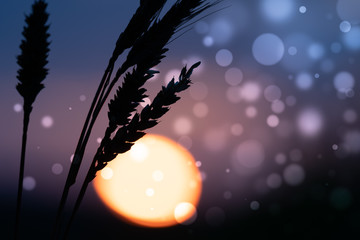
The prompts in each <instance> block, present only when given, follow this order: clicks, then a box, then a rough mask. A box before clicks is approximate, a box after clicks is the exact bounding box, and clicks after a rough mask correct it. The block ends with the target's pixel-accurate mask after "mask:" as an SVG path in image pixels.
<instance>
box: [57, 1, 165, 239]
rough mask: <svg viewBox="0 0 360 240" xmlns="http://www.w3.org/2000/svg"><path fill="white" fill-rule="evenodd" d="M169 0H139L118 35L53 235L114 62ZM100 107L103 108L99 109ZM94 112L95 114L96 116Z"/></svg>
mask: <svg viewBox="0 0 360 240" xmlns="http://www.w3.org/2000/svg"><path fill="white" fill-rule="evenodd" d="M165 2H166V0H158V1H155V2H153V3H152V4H150V0H144V1H140V6H139V7H138V9H137V10H136V12H135V14H134V15H133V16H132V18H131V20H130V22H129V24H128V26H127V27H126V28H125V30H124V31H123V32H122V33H121V34H120V36H119V38H118V39H117V41H116V46H115V49H114V51H113V54H112V56H111V58H110V60H109V63H108V66H107V67H106V69H105V72H104V74H103V77H102V79H101V81H100V84H99V86H98V89H97V91H96V93H95V96H94V98H93V101H92V103H91V106H90V109H89V111H88V114H87V116H86V119H85V122H84V126H83V129H82V131H81V134H80V137H79V140H78V143H77V146H76V148H75V152H74V159H73V162H72V163H71V166H70V169H69V173H68V176H67V178H66V182H65V186H64V189H63V192H62V196H61V200H60V203H59V206H58V210H57V214H56V219H55V223H54V228H53V232H52V238H53V239H55V238H56V237H57V235H58V233H59V230H60V220H61V218H62V212H63V210H64V207H65V204H66V200H67V197H68V194H69V191H70V187H71V186H72V185H73V184H74V183H75V181H76V176H77V174H78V171H79V168H80V165H81V162H82V158H83V155H84V152H85V147H86V144H87V142H88V139H89V136H90V133H91V130H92V127H93V124H94V123H95V120H96V117H97V114H95V112H94V110H96V109H98V108H99V107H98V101H99V98H102V97H103V92H104V91H105V89H106V87H107V85H108V82H109V80H110V78H111V75H112V72H113V69H114V64H115V62H116V60H117V58H118V57H119V56H120V55H121V54H122V52H123V51H124V50H125V49H127V48H130V47H132V45H133V43H134V42H135V41H136V39H138V38H139V37H140V36H141V35H142V34H143V32H144V31H146V30H147V28H148V26H149V25H150V24H151V22H152V21H153V20H154V19H155V18H156V17H157V16H158V14H159V12H160V10H161V9H162V7H163V5H164V4H165ZM98 111H100V109H98ZM94 115H96V116H95V117H94Z"/></svg>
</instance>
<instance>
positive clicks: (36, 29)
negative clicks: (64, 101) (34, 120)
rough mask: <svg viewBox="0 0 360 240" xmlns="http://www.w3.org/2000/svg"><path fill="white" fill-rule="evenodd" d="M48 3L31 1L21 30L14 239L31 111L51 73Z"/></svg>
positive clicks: (17, 231) (16, 229) (17, 228)
mask: <svg viewBox="0 0 360 240" xmlns="http://www.w3.org/2000/svg"><path fill="white" fill-rule="evenodd" d="M46 7H47V4H46V3H45V2H44V1H42V0H39V1H35V2H34V4H33V5H32V12H31V14H30V15H29V16H26V18H25V22H26V24H27V26H25V27H24V30H23V32H22V34H23V36H24V40H22V41H21V45H20V49H21V54H20V55H19V56H18V57H17V63H18V65H19V66H20V69H19V70H18V75H17V79H18V80H19V81H20V82H19V83H18V84H17V85H16V89H17V91H18V92H19V93H20V95H21V96H22V97H23V100H24V103H23V110H24V121H23V135H22V146H21V159H20V172H19V183H18V194H17V203H16V220H15V221H16V222H15V235H14V238H15V239H17V238H18V235H19V225H20V210H21V201H22V189H23V180H24V168H25V151H26V139H27V131H28V126H29V121H30V113H31V111H32V104H33V102H34V101H35V98H36V96H37V95H38V94H39V92H40V91H41V90H42V89H43V88H44V85H43V84H42V81H43V80H44V79H45V77H46V75H47V74H48V69H46V68H45V65H46V64H47V63H48V61H47V57H48V52H49V41H48V38H49V36H50V35H49V34H48V29H49V26H48V25H46V22H47V20H48V17H49V15H48V14H47V13H46Z"/></svg>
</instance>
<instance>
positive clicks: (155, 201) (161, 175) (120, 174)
mask: <svg viewBox="0 0 360 240" xmlns="http://www.w3.org/2000/svg"><path fill="white" fill-rule="evenodd" d="M94 185H95V190H96V192H97V193H98V195H99V196H100V198H101V199H102V200H103V201H104V203H105V204H106V205H107V206H108V207H109V208H110V209H111V210H113V211H114V212H115V213H117V214H118V215H119V216H120V217H122V218H123V219H125V220H127V221H129V222H131V223H134V224H137V225H141V226H147V227H168V226H172V225H176V224H179V223H182V224H186V223H190V222H191V221H192V220H194V218H195V217H196V206H197V204H198V202H199V198H200V194H201V188H202V183H201V176H200V173H199V170H198V169H197V167H196V166H195V161H194V158H193V157H192V155H191V154H190V153H189V152H188V151H187V150H186V149H185V148H183V147H182V146H181V145H179V144H177V143H176V142H174V141H172V140H170V139H168V138H166V137H163V136H159V135H154V134H147V135H146V136H144V137H143V138H141V139H140V140H139V141H137V142H136V144H135V145H134V146H133V147H132V148H131V150H130V151H128V152H127V153H125V154H120V155H118V156H117V157H116V159H114V160H113V161H111V162H110V163H109V164H108V166H107V167H105V168H104V169H103V170H102V171H101V173H100V174H99V176H97V177H96V179H95V181H94Z"/></svg>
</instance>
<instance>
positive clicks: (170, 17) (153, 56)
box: [53, 0, 219, 238]
mask: <svg viewBox="0 0 360 240" xmlns="http://www.w3.org/2000/svg"><path fill="white" fill-rule="evenodd" d="M165 2H166V1H150V0H142V1H140V7H139V8H138V10H137V11H136V13H135V14H134V15H133V17H132V19H131V21H130V23H129V25H128V26H127V27H126V29H125V31H124V32H123V33H122V34H121V35H120V37H119V39H118V41H117V44H116V47H115V50H114V53H113V56H112V57H111V58H110V61H109V65H108V67H107V68H106V70H105V73H104V76H103V78H102V81H101V83H100V86H99V88H98V90H97V92H96V94H95V97H94V100H93V103H92V105H91V107H90V110H89V112H88V116H87V118H86V120H85V124H84V127H83V130H82V133H81V135H80V139H79V142H78V145H77V147H76V150H75V153H74V159H73V161H72V164H71V167H70V170H69V173H68V177H67V180H66V183H65V187H64V190H63V194H62V197H61V201H60V204H59V208H58V212H57V217H56V222H55V226H54V230H53V238H56V237H57V236H58V233H59V230H60V226H59V222H60V219H61V215H62V212H63V209H64V206H65V203H66V200H67V196H68V193H69V190H70V187H71V186H72V185H73V184H74V183H75V181H76V177H77V174H78V171H79V168H80V164H81V162H82V159H83V156H84V152H85V148H86V145H87V142H88V140H89V137H90V134H91V130H92V128H93V126H94V124H95V121H96V119H97V117H98V114H99V113H100V111H101V108H102V107H103V105H104V104H105V102H106V100H107V98H108V96H109V94H110V92H111V91H112V89H113V87H114V85H115V84H116V83H117V82H118V80H119V79H120V77H121V76H122V75H123V74H124V73H125V72H126V71H127V70H128V69H129V68H131V67H132V66H136V69H137V70H139V71H142V72H146V71H148V70H150V69H151V68H152V67H153V66H156V65H157V64H158V63H159V62H160V61H161V59H162V58H163V54H164V53H165V52H166V51H167V50H168V49H167V48H165V46H166V44H167V43H168V42H169V40H170V39H171V38H172V36H173V35H174V34H175V33H177V32H178V31H179V29H180V28H182V27H184V24H185V23H186V22H188V21H190V20H191V19H193V18H194V17H196V16H197V15H198V14H200V13H201V12H203V11H204V10H206V9H208V8H209V7H211V6H212V5H214V4H217V3H218V2H219V1H217V2H215V3H205V1H204V0H178V1H176V3H175V4H174V5H173V6H172V7H171V8H170V10H169V11H168V12H167V13H166V14H165V15H164V17H163V18H162V19H159V13H160V10H161V9H162V7H163V5H164V3H165ZM148 11H149V12H148ZM138 12H139V14H137V13H138ZM144 16H145V17H144ZM139 26H140V30H135V29H137V28H139ZM144 26H145V27H144ZM133 28H134V29H133ZM134 33H136V34H134ZM127 35H130V36H132V37H130V38H131V41H130V40H129V39H128V38H127V37H126V36H127ZM124 42H125V43H124ZM129 47H130V48H131V49H130V51H129V54H128V56H127V59H126V61H125V62H124V63H123V64H122V65H121V67H119V68H118V70H117V71H116V73H115V76H114V77H112V72H113V70H114V63H115V61H116V59H117V58H118V56H119V55H120V54H121V53H122V52H123V50H124V49H126V48H129Z"/></svg>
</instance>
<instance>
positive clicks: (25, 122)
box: [14, 102, 32, 239]
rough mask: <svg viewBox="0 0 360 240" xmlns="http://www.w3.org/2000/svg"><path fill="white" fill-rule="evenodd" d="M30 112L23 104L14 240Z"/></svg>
mask: <svg viewBox="0 0 360 240" xmlns="http://www.w3.org/2000/svg"><path fill="white" fill-rule="evenodd" d="M31 110H32V106H30V105H29V104H27V103H25V102H24V120H23V134H22V144H21V159H20V172H19V182H18V192H17V202H16V220H15V232H14V239H18V236H19V228H20V215H21V214H20V213H21V202H22V192H23V182H24V169H25V152H26V140H27V131H28V127H29V122H30V113H31Z"/></svg>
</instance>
